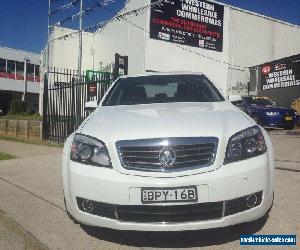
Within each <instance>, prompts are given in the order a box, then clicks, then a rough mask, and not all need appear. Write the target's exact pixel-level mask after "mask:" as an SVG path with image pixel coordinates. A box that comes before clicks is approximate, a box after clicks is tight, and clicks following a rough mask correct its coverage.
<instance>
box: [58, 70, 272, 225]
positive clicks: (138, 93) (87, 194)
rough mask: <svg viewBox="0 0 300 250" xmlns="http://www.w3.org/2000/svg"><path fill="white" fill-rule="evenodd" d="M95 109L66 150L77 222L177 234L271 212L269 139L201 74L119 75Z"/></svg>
mask: <svg viewBox="0 0 300 250" xmlns="http://www.w3.org/2000/svg"><path fill="white" fill-rule="evenodd" d="M95 104H96V103H95ZM91 105H92V103H91V102H90V103H89V105H88V107H89V108H91ZM94 108H96V110H95V111H94V112H93V113H91V114H90V116H89V117H88V118H87V119H86V120H85V121H84V122H83V123H82V124H81V126H80V127H79V128H78V129H77V130H76V131H75V132H74V133H73V134H72V135H70V136H69V137H68V139H67V141H66V142H65V146H64V153H63V154H64V155H63V167H62V173H63V187H64V196H65V204H66V210H67V211H68V213H69V215H70V217H71V218H74V219H75V220H76V221H78V222H79V223H82V224H86V225H92V226H99V227H108V228H113V229H119V230H140V231H183V230H197V229H205V228H216V227H225V226H229V225H234V224H238V223H243V222H249V221H253V220H256V219H258V218H260V217H263V216H264V215H265V214H266V213H267V212H268V211H269V209H270V207H271V205H272V202H273V190H274V178H273V177H274V158H273V149H272V143H271V140H270V137H269V135H268V133H267V132H266V131H265V130H264V129H263V128H262V127H260V126H258V125H257V124H256V123H255V122H254V121H253V119H251V118H250V117H249V116H247V115H245V113H243V112H242V111H241V110H239V109H238V108H237V107H235V106H234V105H232V103H230V102H229V101H226V100H225V99H224V97H223V96H222V95H221V94H220V93H219V91H218V90H217V88H216V87H215V86H214V85H213V84H212V82H211V81H210V80H209V79H208V78H207V77H206V76H205V75H203V74H195V73H164V74H163V73H157V74H146V75H142V76H126V77H121V78H119V79H118V80H117V81H116V82H114V83H113V85H112V87H111V88H110V89H109V90H108V92H107V94H106V95H105V96H104V98H103V99H102V101H101V102H100V104H99V106H98V107H97V106H96V105H95V106H94Z"/></svg>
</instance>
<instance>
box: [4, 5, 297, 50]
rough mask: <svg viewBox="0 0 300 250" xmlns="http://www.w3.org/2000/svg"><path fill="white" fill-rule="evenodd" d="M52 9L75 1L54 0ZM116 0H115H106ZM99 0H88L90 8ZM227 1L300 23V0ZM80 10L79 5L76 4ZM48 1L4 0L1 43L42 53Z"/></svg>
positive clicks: (98, 11) (94, 17) (99, 11)
mask: <svg viewBox="0 0 300 250" xmlns="http://www.w3.org/2000/svg"><path fill="white" fill-rule="evenodd" d="M52 1H53V4H52V10H55V9H57V8H59V7H60V6H62V5H64V4H66V3H69V2H71V1H72V0H52ZM106 1H112V0H106ZM95 2H97V0H84V6H85V8H86V7H89V6H92V5H94V4H95ZM124 2H125V0H114V2H113V3H110V4H108V5H107V7H109V8H110V9H111V10H112V11H113V12H117V11H118V10H120V9H121V8H122V7H123V6H124ZM219 2H223V3H226V4H230V5H232V6H236V7H239V8H242V9H246V10H250V11H254V12H257V13H259V14H263V15H266V16H270V17H273V18H276V19H280V20H283V21H286V22H289V23H293V24H296V25H299V26H300V0H219ZM76 8H77V10H78V6H77V7H76ZM76 8H75V7H74V8H70V9H68V10H66V11H65V12H63V13H64V16H63V15H59V14H57V15H53V18H52V19H51V21H52V23H55V22H57V21H59V20H62V19H63V18H64V17H67V16H70V15H73V14H74V11H76ZM47 12H48V0H2V1H1V8H0V46H4V47H10V48H15V49H20V50H26V51H31V52H36V53H40V51H41V50H42V49H43V48H44V47H45V42H46V40H47ZM111 16H112V13H111V12H109V11H108V10H107V9H103V8H95V9H94V11H93V12H92V13H91V14H90V15H88V16H87V17H86V18H85V21H84V27H88V26H90V25H92V24H94V23H98V22H101V21H104V20H106V19H107V18H110V17H111ZM77 25H78V22H77V21H73V22H68V23H66V26H68V27H70V28H76V27H78V26H77Z"/></svg>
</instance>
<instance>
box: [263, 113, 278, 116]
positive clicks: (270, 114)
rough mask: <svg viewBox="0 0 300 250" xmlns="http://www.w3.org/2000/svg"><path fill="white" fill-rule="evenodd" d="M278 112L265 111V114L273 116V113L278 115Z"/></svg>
mask: <svg viewBox="0 0 300 250" xmlns="http://www.w3.org/2000/svg"><path fill="white" fill-rule="evenodd" d="M278 114H279V112H266V115H268V116H274V115H278Z"/></svg>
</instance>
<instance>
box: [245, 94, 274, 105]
mask: <svg viewBox="0 0 300 250" xmlns="http://www.w3.org/2000/svg"><path fill="white" fill-rule="evenodd" d="M247 100H248V103H249V104H255V105H260V106H267V105H272V106H276V105H277V103H276V102H274V101H272V100H270V99H269V98H268V97H265V96H252V97H250V98H247Z"/></svg>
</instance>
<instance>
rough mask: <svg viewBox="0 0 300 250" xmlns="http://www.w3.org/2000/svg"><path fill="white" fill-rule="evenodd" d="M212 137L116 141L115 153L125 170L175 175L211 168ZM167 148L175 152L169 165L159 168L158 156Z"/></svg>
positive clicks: (214, 143)
mask: <svg viewBox="0 0 300 250" xmlns="http://www.w3.org/2000/svg"><path fill="white" fill-rule="evenodd" d="M218 142H219V140H218V138H216V137H172V138H155V139H140V140H124V141H117V142H116V147H117V152H118V155H119V158H120V161H121V164H122V166H123V167H124V168H125V169H129V170H137V171H147V172H178V171H184V170H186V169H197V168H205V167H209V166H211V165H212V164H213V163H214V161H215V157H216V153H217V147H218ZM166 147H168V148H169V147H171V148H172V149H173V150H174V151H175V153H176V161H175V163H174V164H173V165H172V166H168V167H166V166H163V165H162V164H161V163H160V161H159V153H160V152H161V150H162V149H163V148H166Z"/></svg>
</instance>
